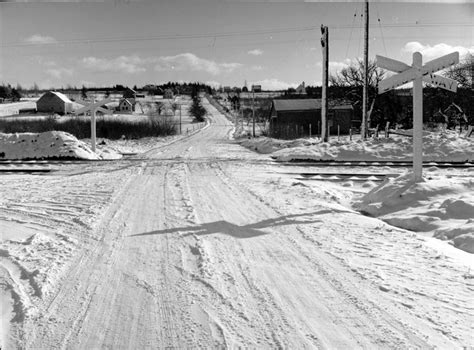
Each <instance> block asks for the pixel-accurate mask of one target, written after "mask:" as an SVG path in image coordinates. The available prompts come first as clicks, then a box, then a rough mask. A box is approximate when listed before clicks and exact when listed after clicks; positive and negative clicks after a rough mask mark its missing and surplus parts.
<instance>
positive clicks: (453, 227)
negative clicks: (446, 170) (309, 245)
mask: <svg viewBox="0 0 474 350" xmlns="http://www.w3.org/2000/svg"><path fill="white" fill-rule="evenodd" d="M473 189H474V180H472V179H470V178H463V177H452V178H446V177H439V178H430V179H425V180H424V182H420V183H415V182H414V181H413V176H412V174H411V173H408V174H405V175H401V176H399V177H397V178H392V179H387V180H386V181H385V182H384V183H382V184H381V185H380V186H378V187H376V188H374V189H373V190H372V191H370V192H369V193H367V194H366V195H365V196H364V197H363V198H362V200H361V201H360V202H358V203H356V208H357V209H358V210H361V211H363V212H366V213H368V214H369V215H371V216H375V217H378V218H380V219H382V220H384V221H386V222H387V223H389V224H391V225H394V226H397V227H401V228H404V229H408V230H412V231H416V232H423V233H425V234H426V235H429V236H434V237H436V238H439V239H441V240H447V241H448V242H449V243H450V244H452V245H454V246H455V247H457V248H459V249H462V250H464V251H466V252H469V253H474V191H473Z"/></svg>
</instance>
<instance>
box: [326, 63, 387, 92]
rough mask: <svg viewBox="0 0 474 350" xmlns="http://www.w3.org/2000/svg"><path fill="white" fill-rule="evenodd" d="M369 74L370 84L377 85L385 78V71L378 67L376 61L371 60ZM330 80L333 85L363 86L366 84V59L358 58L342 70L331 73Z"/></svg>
mask: <svg viewBox="0 0 474 350" xmlns="http://www.w3.org/2000/svg"><path fill="white" fill-rule="evenodd" d="M368 75H369V79H368V81H369V86H371V87H376V86H377V85H378V84H379V82H380V81H382V80H383V79H384V78H385V71H384V70H382V69H380V68H377V66H376V64H375V61H369V67H368ZM329 82H330V83H331V85H332V86H353V87H359V86H362V85H363V84H364V61H363V60H362V59H357V61H356V62H354V63H353V64H351V65H350V66H348V67H346V68H343V69H342V70H341V71H340V72H336V73H335V74H331V75H330V76H329Z"/></svg>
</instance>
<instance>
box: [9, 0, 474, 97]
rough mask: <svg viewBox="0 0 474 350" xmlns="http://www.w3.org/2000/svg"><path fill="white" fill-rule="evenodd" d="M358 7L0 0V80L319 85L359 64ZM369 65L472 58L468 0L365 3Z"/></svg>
mask: <svg viewBox="0 0 474 350" xmlns="http://www.w3.org/2000/svg"><path fill="white" fill-rule="evenodd" d="M363 10H364V3H363V1H345V2H320V1H311V2H308V1H307V2H303V1H299V0H298V1H291V0H286V1H259V2H256V1H241V0H220V1H219V0H188V1H183V0H176V1H172V0H165V1H152V0H128V1H126V0H102V1H74V2H71V1H55V2H51V1H49V2H48V1H28V2H25V1H23V2H2V1H0V82H3V83H10V84H12V85H13V86H15V85H16V84H20V85H21V86H23V87H31V86H32V85H33V84H34V83H36V84H37V85H38V86H39V87H41V88H60V87H68V86H78V87H80V86H82V85H85V86H88V87H89V86H111V85H115V84H123V85H127V86H134V85H137V86H138V87H141V86H143V85H145V84H159V83H164V82H168V81H187V82H194V81H200V82H204V83H208V84H211V85H215V86H240V87H242V86H243V85H244V84H245V82H247V85H248V86H250V85H251V84H260V85H262V87H263V88H264V89H286V88H288V87H290V86H292V87H295V86H297V85H299V84H300V83H301V82H303V81H304V82H305V83H306V85H320V84H321V80H322V78H321V76H322V64H321V61H322V51H321V45H320V38H321V32H320V26H321V25H326V26H328V27H329V61H330V70H331V72H332V73H334V72H337V71H338V70H340V69H342V68H344V67H345V66H347V65H348V64H350V63H351V61H353V60H355V59H356V58H358V57H362V55H363V23H364V19H363V17H362V14H363ZM369 23H370V28H369V58H370V59H374V58H375V55H382V56H386V57H390V58H393V59H396V60H400V61H403V62H405V63H407V64H411V58H412V53H413V52H415V51H419V52H421V53H422V54H423V60H424V62H427V61H429V60H431V59H433V58H436V57H439V56H442V55H444V54H447V53H450V52H452V51H459V52H460V54H461V57H463V56H465V55H467V54H469V53H472V54H474V2H471V1H468V0H466V1H448V0H446V1H436V2H434V1H423V2H410V1H398V2H388V1H370V2H369Z"/></svg>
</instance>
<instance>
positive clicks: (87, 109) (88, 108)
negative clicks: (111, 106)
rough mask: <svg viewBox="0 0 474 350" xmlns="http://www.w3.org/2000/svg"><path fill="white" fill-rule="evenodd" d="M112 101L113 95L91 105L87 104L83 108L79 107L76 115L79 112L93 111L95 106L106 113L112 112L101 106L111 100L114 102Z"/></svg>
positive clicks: (97, 109) (83, 102)
mask: <svg viewBox="0 0 474 350" xmlns="http://www.w3.org/2000/svg"><path fill="white" fill-rule="evenodd" d="M112 101H113V100H112V97H108V98H106V99H105V100H102V101H97V102H94V103H92V104H90V105H86V106H84V107H82V108H79V109H78V110H77V111H75V112H74V114H76V115H77V114H83V113H86V112H89V111H92V110H93V109H94V108H95V109H96V111H100V112H102V113H104V114H112V111H109V110H108V109H105V108H102V107H101V106H103V105H105V104H106V103H109V102H112ZM78 103H80V104H87V102H85V101H78Z"/></svg>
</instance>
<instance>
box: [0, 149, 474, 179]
mask: <svg viewBox="0 0 474 350" xmlns="http://www.w3.org/2000/svg"><path fill="white" fill-rule="evenodd" d="M134 155H135V154H130V155H127V156H125V157H124V158H122V159H120V160H85V159H63V160H61V159H51V160H0V174H3V175H5V174H9V173H11V174H14V173H16V174H17V173H48V172H51V171H54V170H55V166H60V165H61V166H63V165H74V164H91V163H97V162H111V161H115V162H122V161H129V162H130V161H131V162H133V161H140V162H142V161H143V158H134V157H133V156H134ZM148 161H150V162H182V161H186V162H246V163H255V164H268V165H281V166H302V167H308V168H321V167H341V168H343V167H346V168H362V167H385V168H387V167H388V168H410V167H412V165H413V164H412V162H407V161H301V162H296V161H291V162H276V161H274V160H271V159H267V160H248V159H243V158H203V159H201V158H198V159H180V158H165V159H160V158H157V159H149V160H148ZM423 167H425V168H428V167H436V168H440V169H441V168H464V169H465V168H472V169H474V162H424V163H423ZM300 175H301V176H302V177H303V178H305V179H307V178H312V179H318V176H320V177H324V179H328V180H331V179H333V178H334V176H339V177H340V178H341V179H350V178H351V177H354V178H353V179H352V180H354V181H361V180H360V179H367V178H370V177H371V176H372V177H373V181H381V180H380V179H383V178H385V177H386V176H387V175H390V174H373V173H370V174H368V173H367V174H364V173H360V174H354V173H353V172H350V173H344V172H338V173H337V174H336V173H317V174H313V173H311V174H310V173H300Z"/></svg>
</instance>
